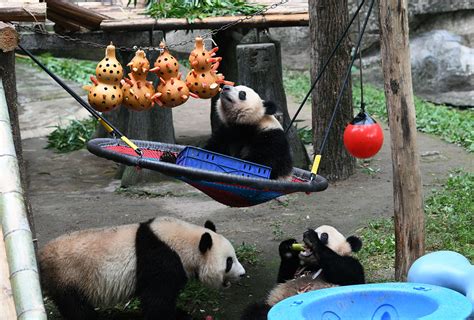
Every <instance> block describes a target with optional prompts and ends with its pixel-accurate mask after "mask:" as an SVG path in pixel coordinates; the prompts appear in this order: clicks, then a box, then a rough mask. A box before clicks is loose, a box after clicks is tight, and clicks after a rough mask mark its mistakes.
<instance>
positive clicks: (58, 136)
mask: <svg viewBox="0 0 474 320" xmlns="http://www.w3.org/2000/svg"><path fill="white" fill-rule="evenodd" d="M96 127H97V120H96V119H95V118H92V117H90V118H88V119H84V120H72V121H71V122H70V123H69V124H68V125H67V126H66V127H61V126H56V129H55V130H54V131H53V132H51V133H50V134H49V135H48V144H47V145H46V149H54V150H55V151H57V152H59V153H66V152H71V151H74V150H79V149H82V148H84V146H85V145H86V142H87V141H89V140H90V139H91V137H92V135H93V134H94V132H95V129H96Z"/></svg>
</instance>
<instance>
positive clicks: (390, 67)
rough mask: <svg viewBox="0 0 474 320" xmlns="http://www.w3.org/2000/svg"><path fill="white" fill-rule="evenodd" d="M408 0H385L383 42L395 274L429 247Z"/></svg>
mask: <svg viewBox="0 0 474 320" xmlns="http://www.w3.org/2000/svg"><path fill="white" fill-rule="evenodd" d="M407 6H408V4H407V0H380V8H379V15H380V40H381V41H380V43H381V55H382V69H383V73H384V88H385V98H386V104H387V111H388V122H389V125H390V135H391V139H392V141H391V145H392V170H393V200H394V216H395V241H396V248H395V279H396V280H397V281H405V280H406V276H407V272H408V269H409V268H410V266H411V264H412V263H413V262H414V261H415V260H416V259H417V258H418V257H420V256H421V255H423V254H424V251H425V221H424V213H423V195H422V189H421V174H420V166H419V162H420V157H419V154H418V146H417V142H416V134H417V132H416V115H415V105H414V102H413V89H412V79H411V66H410V48H409V39H408V10H407V9H408V8H407Z"/></svg>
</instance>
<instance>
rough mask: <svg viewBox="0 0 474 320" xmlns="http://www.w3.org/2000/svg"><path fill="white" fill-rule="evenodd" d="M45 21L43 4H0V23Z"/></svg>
mask: <svg viewBox="0 0 474 320" xmlns="http://www.w3.org/2000/svg"><path fill="white" fill-rule="evenodd" d="M45 20H46V4H45V3H3V4H0V21H30V22H43V21H45Z"/></svg>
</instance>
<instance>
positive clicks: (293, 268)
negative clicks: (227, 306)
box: [241, 225, 365, 320]
mask: <svg viewBox="0 0 474 320" xmlns="http://www.w3.org/2000/svg"><path fill="white" fill-rule="evenodd" d="M303 242H304V248H305V250H304V251H301V252H300V253H297V251H295V250H293V249H292V245H293V244H294V243H296V240H295V239H288V240H285V241H283V242H281V243H280V246H279V253H280V259H281V263H280V268H279V270H278V277H277V285H276V286H275V287H274V288H273V289H272V290H271V291H270V293H269V294H268V296H267V298H266V299H265V301H264V302H262V303H255V304H252V305H250V306H248V307H247V308H246V309H245V310H244V312H243V314H242V317H241V320H266V319H267V314H268V311H269V310H270V308H271V307H272V306H273V305H275V304H276V303H278V302H280V301H281V300H283V299H286V298H288V297H291V296H294V295H297V294H300V293H304V292H308V291H312V290H318V289H324V288H330V287H335V286H344V285H353V284H363V283H365V275H364V268H363V267H362V265H361V263H360V262H359V260H357V259H356V258H354V257H352V256H351V254H352V252H357V251H359V250H360V249H361V247H362V241H361V240H360V239H359V238H358V237H356V236H350V237H348V238H346V237H344V236H343V235H342V234H341V233H340V232H339V231H338V230H337V229H336V228H334V227H332V226H327V225H323V226H320V227H318V228H317V229H315V230H313V229H309V230H308V231H306V232H305V233H304V234H303Z"/></svg>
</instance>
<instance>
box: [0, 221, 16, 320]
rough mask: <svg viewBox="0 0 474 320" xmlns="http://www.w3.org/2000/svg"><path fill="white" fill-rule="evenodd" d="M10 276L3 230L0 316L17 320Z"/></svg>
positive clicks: (0, 237) (5, 319) (1, 234)
mask: <svg viewBox="0 0 474 320" xmlns="http://www.w3.org/2000/svg"><path fill="white" fill-rule="evenodd" d="M9 275H10V274H9V270H8V262H7V253H6V252H5V243H4V242H3V232H2V229H0V314H1V315H2V319H4V320H15V319H16V311H15V301H13V293H12V286H11V283H10V277H9Z"/></svg>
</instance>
